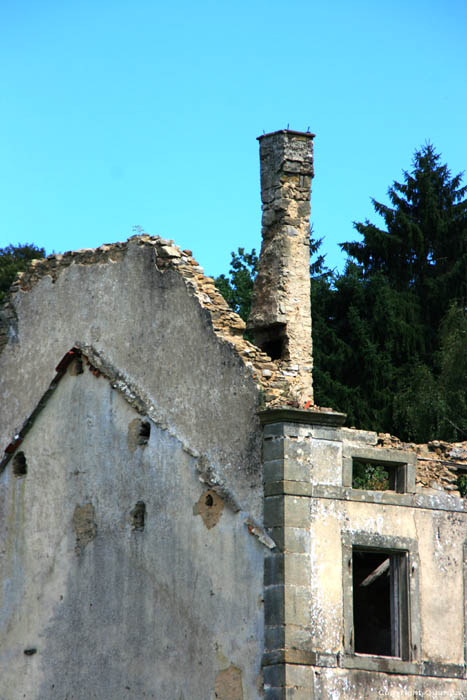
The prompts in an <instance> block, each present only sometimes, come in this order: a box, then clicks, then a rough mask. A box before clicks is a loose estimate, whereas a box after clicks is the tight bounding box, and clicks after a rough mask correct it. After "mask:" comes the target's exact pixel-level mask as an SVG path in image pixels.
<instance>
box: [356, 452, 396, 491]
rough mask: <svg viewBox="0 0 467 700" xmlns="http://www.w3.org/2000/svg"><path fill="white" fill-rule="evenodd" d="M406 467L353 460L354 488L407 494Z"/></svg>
mask: <svg viewBox="0 0 467 700" xmlns="http://www.w3.org/2000/svg"><path fill="white" fill-rule="evenodd" d="M405 471H406V470H405V465H403V464H391V463H388V462H376V461H373V460H369V459H362V458H358V457H353V458H352V488H354V489H367V490H369V491H396V492H397V493H405V491H406V485H405Z"/></svg>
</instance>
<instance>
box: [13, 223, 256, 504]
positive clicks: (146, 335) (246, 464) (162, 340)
mask: <svg viewBox="0 0 467 700" xmlns="http://www.w3.org/2000/svg"><path fill="white" fill-rule="evenodd" d="M146 239H148V240H149V237H146ZM165 250H166V251H168V253H166V254H170V246H166V248H165ZM178 255H180V253H178ZM70 261H71V264H70ZM70 261H69V262H68V263H67V265H68V266H65V265H64V264H62V263H56V265H57V268H56V270H54V269H50V270H49V272H48V274H47V275H46V276H44V277H41V278H40V279H38V280H37V281H35V283H34V284H29V285H28V286H27V285H26V289H24V286H25V285H23V286H22V287H21V288H20V289H19V291H17V292H16V293H15V294H14V295H13V297H12V299H11V306H10V309H9V311H8V314H9V323H8V324H7V329H6V332H7V334H8V343H7V344H6V345H5V347H3V349H2V351H1V352H0V377H1V391H2V400H1V401H0V454H2V453H3V450H4V449H5V447H6V446H7V445H8V444H9V442H10V441H11V440H12V439H13V436H14V435H15V434H16V433H17V432H18V431H19V429H20V428H21V426H22V425H23V423H24V421H25V420H26V419H27V418H28V417H29V415H30V413H31V411H32V410H33V408H34V407H35V406H36V405H37V402H38V401H39V400H40V398H41V396H42V395H43V393H44V391H45V390H46V388H47V387H48V385H49V383H50V381H51V378H52V377H53V375H54V368H55V366H56V364H57V362H59V360H60V359H61V358H62V357H63V356H64V354H65V353H66V352H67V351H68V350H70V348H71V347H73V346H75V345H80V346H83V345H85V346H92V347H93V349H94V350H95V351H96V352H97V353H100V354H101V356H102V357H103V358H105V361H106V362H107V363H109V364H110V365H111V366H112V367H114V368H116V370H118V372H119V373H120V374H121V375H122V376H123V377H124V378H125V379H126V380H128V382H129V383H130V384H131V385H132V386H134V387H135V388H136V390H137V391H139V392H140V393H144V395H145V396H146V397H147V398H148V401H149V402H150V403H151V404H152V406H153V418H154V419H155V420H158V421H159V422H160V423H161V425H164V426H166V427H167V429H168V430H169V431H170V432H171V434H173V435H174V436H175V437H177V438H178V439H179V440H180V442H181V443H182V444H183V445H185V446H186V447H187V448H189V449H190V450H192V451H193V453H194V454H197V455H202V456H203V457H204V458H205V459H206V464H207V467H208V468H209V469H210V470H212V471H213V472H214V473H215V474H216V475H217V477H216V478H217V479H218V481H219V482H220V483H223V484H225V486H226V487H227V488H229V485H230V487H232V489H233V490H234V491H235V496H236V498H237V499H238V501H239V503H240V504H243V503H248V508H249V510H250V512H252V513H253V514H254V515H255V516H256V517H257V518H261V512H262V499H261V490H260V487H261V476H260V431H259V430H258V427H259V424H258V420H257V417H256V408H257V401H258V390H257V388H256V384H255V382H254V380H253V378H252V372H251V371H250V370H249V369H248V368H247V367H246V366H245V362H243V361H242V360H241V358H240V357H239V355H238V353H237V352H236V351H235V349H234V347H233V346H232V345H231V344H229V343H228V342H225V341H223V340H222V339H220V338H219V337H218V336H217V335H216V333H215V332H214V329H213V322H212V318H211V315H210V314H209V312H208V311H206V310H205V309H203V308H202V307H201V305H200V302H199V300H198V299H197V298H196V296H195V294H194V292H193V289H192V288H191V287H190V286H189V285H188V284H187V282H186V280H185V279H184V278H183V277H182V276H181V275H180V274H178V273H177V272H176V271H174V270H172V269H166V270H164V271H161V269H159V267H158V266H157V264H156V250H155V247H154V245H150V244H149V243H147V242H146V241H145V240H142V239H141V238H134V239H130V241H129V242H128V243H126V244H117V245H114V246H102V249H98V250H97V251H89V253H88V254H86V253H85V254H81V255H80V254H77V255H76V257H72V258H70ZM200 276H201V275H200ZM0 320H1V319H0Z"/></svg>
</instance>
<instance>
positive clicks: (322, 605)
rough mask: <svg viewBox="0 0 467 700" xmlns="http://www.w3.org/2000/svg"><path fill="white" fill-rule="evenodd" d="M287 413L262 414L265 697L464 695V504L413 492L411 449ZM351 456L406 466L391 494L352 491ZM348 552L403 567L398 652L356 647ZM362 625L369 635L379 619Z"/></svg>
mask: <svg viewBox="0 0 467 700" xmlns="http://www.w3.org/2000/svg"><path fill="white" fill-rule="evenodd" d="M284 414H286V415H285V416H284ZM295 414H296V416H295V417H297V423H294V422H293V419H294V411H288V412H287V411H282V413H280V412H279V411H276V412H274V411H269V412H268V411H266V412H265V415H264V417H263V420H264V421H265V423H266V424H265V429H264V430H265V433H264V435H265V440H264V448H263V451H264V475H265V510H264V514H265V524H266V526H267V527H268V528H269V530H268V531H269V532H270V534H271V536H272V537H273V538H274V540H275V541H276V542H277V543H278V547H277V549H276V550H274V551H272V552H271V553H270V554H269V555H268V556H267V557H266V561H265V669H264V674H265V690H266V698H268V699H269V698H271V700H276V698H286V697H288V695H287V693H296V696H297V697H299V698H303V699H305V698H307V697H310V698H314V700H328V698H333V699H334V700H341V699H342V700H344V699H345V700H350V699H355V700H357V699H358V700H360V699H361V698H376V697H390V698H397V699H402V698H417V697H427V698H435V699H436V700H441V699H442V698H447V697H449V698H455V699H456V700H460V699H461V698H465V697H466V693H467V680H466V670H465V669H466V651H467V646H466V644H467V642H466V639H467V597H466V596H467V593H466V591H467V587H466V581H467V578H466V577H467V509H466V505H465V501H464V500H463V499H461V498H460V497H459V496H456V495H454V494H453V495H451V494H448V493H445V492H443V491H439V490H433V489H428V490H426V489H424V488H423V487H421V486H416V483H415V473H414V469H415V461H416V458H415V456H414V454H413V453H411V452H405V453H404V452H403V451H398V450H392V449H386V448H381V447H377V446H375V445H374V444H372V443H374V439H375V436H374V434H373V435H372V434H371V433H367V432H364V431H357V430H348V429H343V428H336V427H332V426H330V425H328V426H325V425H323V424H320V423H319V421H320V420H321V421H322V420H323V416H319V415H317V416H315V420H316V423H315V424H313V422H312V417H311V416H310V423H309V425H305V424H304V423H305V421H306V418H307V416H306V413H305V412H295ZM275 415H277V418H275ZM287 418H288V420H289V421H290V422H286V420H287ZM281 419H282V422H281ZM301 421H302V422H301ZM352 456H354V457H355V458H358V459H367V460H369V461H370V462H372V463H373V464H375V463H378V464H382V465H386V466H387V468H388V469H390V468H391V466H390V465H393V468H394V469H396V468H397V469H399V468H400V467H399V466H398V465H400V464H403V463H404V462H406V464H405V466H404V467H403V468H401V469H402V471H401V472H400V479H401V481H400V483H399V486H398V488H400V489H401V492H399V491H397V490H396V489H393V490H391V489H389V490H385V491H376V490H367V489H357V488H352V485H351V484H352V479H351V474H350V475H349V465H351V462H352ZM349 476H350V479H349ZM349 484H350V485H349ZM401 484H402V485H403V486H404V488H402V486H401ZM355 550H357V551H360V552H362V551H364V552H366V553H367V554H368V553H371V552H372V553H373V555H376V556H380V555H381V559H380V560H379V562H380V563H382V561H383V560H384V558H385V557H386V558H387V563H388V567H389V558H388V557H390V556H392V555H394V556H395V557H400V558H401V560H403V561H405V562H407V563H406V569H405V570H404V571H405V573H404V574H403V575H401V577H400V579H399V581H400V584H399V585H400V591H401V593H400V594H399V593H398V594H397V601H396V602H395V603H394V606H395V608H394V610H396V609H397V615H400V620H404V622H400V623H396V622H395V620H396V613H395V612H392V613H391V616H392V617H391V619H392V620H393V621H394V622H393V623H392V624H393V625H394V627H396V626H397V633H396V634H397V636H398V637H399V638H400V640H401V646H402V647H403V650H401V652H400V653H397V652H394V653H392V654H389V653H386V652H385V654H381V653H379V652H377V651H374V652H373V653H370V652H369V651H367V652H365V653H358V651H356V645H355V634H356V632H355V630H356V625H355V618H354V615H355V607H354V593H355V591H354V586H356V585H357V582H358V585H363V583H362V579H357V578H354V579H353V575H352V571H353V567H354V563H355V560H354V559H353V552H354V551H355ZM375 567H376V564H375V565H374V566H373V567H372V568H375ZM369 571H371V568H370V569H369ZM382 571H383V570H382ZM373 573H375V574H376V571H375V572H373ZM378 575H383V574H382V572H381V574H378ZM384 575H385V576H389V568H388V569H387V573H385V574H384ZM391 575H392V574H391ZM367 585H369V584H367ZM388 585H389V584H388ZM402 590H403V592H402ZM387 591H389V588H388V589H387ZM384 595H387V596H388V597H387V598H386V599H385V601H386V602H385V603H384V602H382V605H383V604H386V605H387V606H388V607H389V605H390V602H389V593H385V594H384ZM371 604H372V605H375V602H374V600H373V603H371ZM405 608H406V609H407V613H405V612H404V610H405ZM367 618H368V619H371V624H372V625H373V627H371V635H372V638H373V639H375V637H376V638H378V635H381V633H382V628H376V626H375V624H376V620H377V619H378V615H376V616H374V617H371V611H370V610H368V611H367ZM380 619H382V616H380ZM368 634H370V632H368ZM388 651H389V650H388ZM292 697H295V695H293V694H292Z"/></svg>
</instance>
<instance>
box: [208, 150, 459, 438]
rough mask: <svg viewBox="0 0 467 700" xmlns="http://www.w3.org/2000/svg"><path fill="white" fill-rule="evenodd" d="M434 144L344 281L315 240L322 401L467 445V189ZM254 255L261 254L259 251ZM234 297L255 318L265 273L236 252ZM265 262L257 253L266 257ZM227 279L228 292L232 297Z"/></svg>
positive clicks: (365, 240) (378, 424)
mask: <svg viewBox="0 0 467 700" xmlns="http://www.w3.org/2000/svg"><path fill="white" fill-rule="evenodd" d="M461 180H462V176H461V175H456V176H455V177H451V174H450V172H449V169H448V167H447V166H446V165H442V164H440V156H439V155H438V154H437V153H436V152H435V149H434V148H433V146H432V145H431V144H427V145H425V146H423V147H422V148H421V149H419V150H418V151H416V152H415V155H414V158H413V163H412V169H411V171H410V172H407V171H406V172H404V177H403V182H401V183H399V182H394V183H393V185H392V186H391V187H390V188H389V191H388V194H389V201H390V203H391V205H392V206H388V205H385V204H381V203H379V202H377V201H375V200H373V205H374V208H375V211H376V213H377V214H379V215H380V216H381V217H382V221H383V223H384V226H383V227H381V228H380V227H378V226H376V225H375V224H373V223H371V222H370V221H368V220H367V221H365V222H364V223H356V224H355V228H356V230H357V231H358V232H359V233H360V234H361V236H362V240H361V241H354V242H348V243H343V244H342V248H343V250H345V251H346V253H347V254H348V259H347V263H346V266H345V269H344V272H343V273H342V274H336V273H335V272H333V271H331V270H329V269H328V268H327V267H326V266H325V263H324V257H323V256H322V255H319V247H320V244H321V241H316V240H313V239H312V254H313V256H314V258H313V263H312V266H311V304H312V322H313V324H312V325H313V351H314V385H315V400H316V402H317V403H318V404H320V405H322V406H332V407H333V408H335V409H338V410H342V411H344V412H346V413H347V415H348V423H349V424H350V425H355V426H357V427H358V428H363V429H365V428H367V429H372V430H379V431H382V432H390V433H393V434H396V435H398V436H399V437H401V438H402V439H407V440H414V441H418V442H423V441H427V440H430V439H434V438H438V439H446V440H463V439H466V437H467V315H466V303H467V200H466V199H465V195H466V192H467V187H462V186H461ZM252 254H254V251H252ZM232 255H233V257H232V268H231V273H230V280H229V281H227V282H228V283H229V284H230V287H229V288H228V289H227V296H226V298H227V300H228V301H229V303H231V305H232V307H233V308H235V309H236V310H237V311H239V312H240V313H241V315H242V316H243V318H245V319H246V317H247V315H248V311H249V305H250V301H251V289H252V283H253V274H254V267H253V266H252V265H251V264H249V258H248V254H246V253H245V252H244V250H243V249H239V252H238V254H232ZM255 265H256V256H255ZM225 282H226V278H225V277H224V276H221V278H218V280H217V284H218V286H219V288H220V290H221V291H222V292H223V293H225V291H226V290H225V288H224V289H223V288H222V284H224V285H225Z"/></svg>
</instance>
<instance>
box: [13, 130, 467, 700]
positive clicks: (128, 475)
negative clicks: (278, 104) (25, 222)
mask: <svg viewBox="0 0 467 700" xmlns="http://www.w3.org/2000/svg"><path fill="white" fill-rule="evenodd" d="M312 146H313V136H312V135H311V134H302V133H297V132H293V131H280V132H277V133H273V134H267V135H265V136H263V137H261V139H260V151H261V183H262V200H263V246H262V252H261V261H260V269H259V274H258V278H257V281H256V289H255V302H254V307H253V311H252V314H251V318H250V321H249V326H250V328H251V332H252V333H253V336H254V338H255V343H256V344H255V345H253V344H252V343H250V342H248V341H247V340H245V339H244V338H243V334H244V330H245V327H244V323H243V322H242V320H241V319H240V318H239V317H238V316H237V315H236V314H235V313H233V312H232V311H231V310H230V309H229V308H228V306H227V304H226V302H225V301H224V300H223V298H222V297H221V296H220V294H219V293H218V292H217V290H216V288H215V286H214V283H213V280H212V279H210V278H208V277H205V276H204V274H203V270H202V269H201V268H200V267H199V265H198V264H197V263H196V262H195V260H194V259H193V257H192V254H191V252H190V251H187V250H180V249H179V248H177V247H176V246H175V245H174V244H173V242H172V241H169V240H163V239H161V238H158V237H150V236H147V235H140V236H135V237H133V238H131V239H130V240H129V241H127V242H125V243H116V244H113V245H103V246H101V247H100V248H97V249H95V250H80V251H76V252H70V253H65V254H64V255H52V256H49V257H48V258H47V259H46V260H41V261H35V262H34V263H33V264H32V265H31V266H30V267H29V269H28V270H27V271H26V272H25V273H23V274H21V275H20V276H19V277H18V279H17V280H16V282H15V283H14V285H13V287H12V289H11V294H10V296H9V299H8V301H7V303H6V305H5V307H4V308H3V310H2V312H1V317H0V382H1V384H0V386H1V401H0V439H1V445H0V460H1V463H0V464H1V472H0V698H1V700H20V699H23V698H24V699H26V700H92V699H95V700H128V699H129V698H131V699H132V700H140V699H143V698H148V699H149V698H157V700H214V698H218V699H219V700H259V699H261V698H264V699H265V700H285V698H287V699H289V700H291V699H292V698H293V700H305V699H306V700H328V699H332V700H344V699H345V700H374V699H375V698H380V697H384V698H397V699H398V700H408V699H409V698H410V699H413V698H435V699H440V700H441V699H443V700H444V699H447V698H450V699H453V700H461V698H464V699H465V698H467V678H466V654H467V646H466V644H467V642H466V640H467V512H466V505H465V503H466V502H465V500H463V499H461V498H460V496H459V494H458V492H457V491H456V487H455V480H456V470H460V469H465V468H466V465H467V450H466V449H465V448H466V446H465V445H457V446H455V445H454V446H452V445H451V446H449V445H443V444H431V445H429V446H410V445H403V444H402V443H400V442H399V441H397V440H396V439H392V438H390V437H389V436H378V435H377V434H376V433H373V432H367V431H360V430H356V429H351V428H345V427H343V424H344V419H345V416H343V415H342V414H340V413H337V412H335V411H332V410H330V409H321V408H319V407H317V406H315V405H314V403H313V391H312V353H311V334H310V308H309V286H308V285H309V268H308V265H309V247H308V245H309V243H308V231H309V228H308V227H309V210H310V184H311V178H312V175H313V160H312ZM361 462H365V463H370V464H380V465H384V466H385V468H386V470H387V472H388V474H389V478H390V485H389V486H390V488H389V489H388V490H385V491H375V490H362V489H356V488H353V487H352V483H353V481H352V474H353V471H354V468H355V465H356V464H358V463H361Z"/></svg>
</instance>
